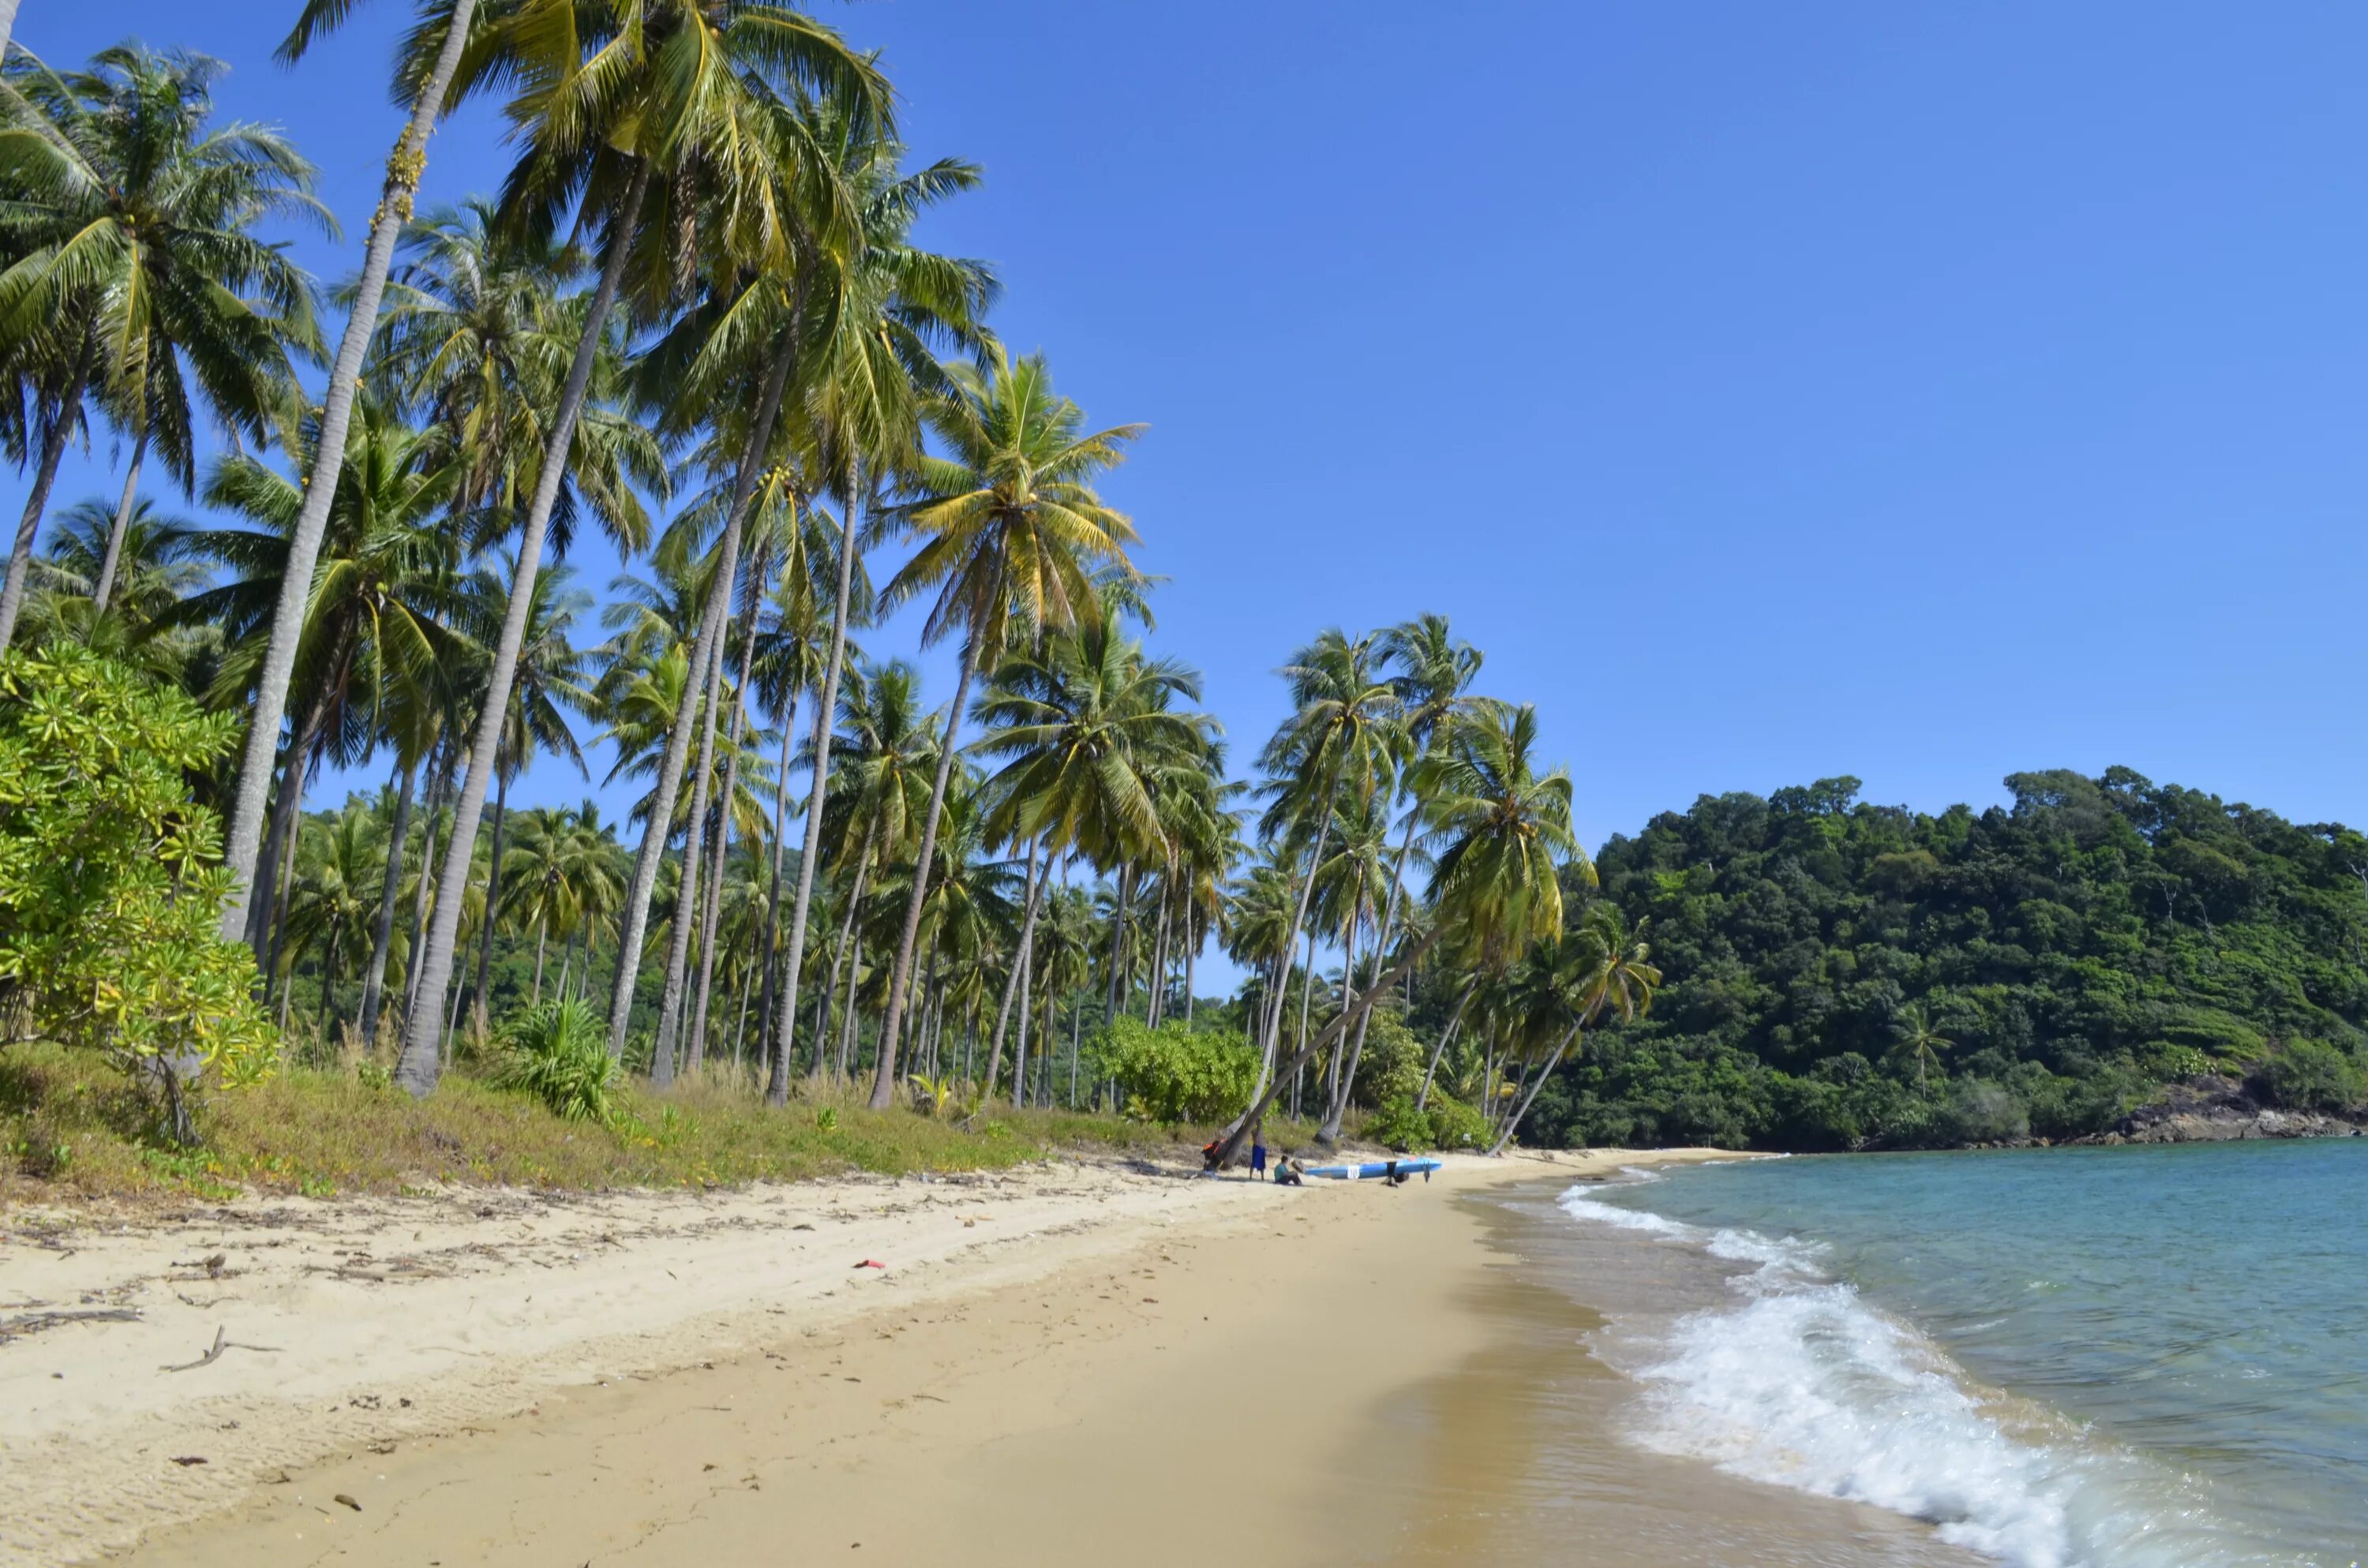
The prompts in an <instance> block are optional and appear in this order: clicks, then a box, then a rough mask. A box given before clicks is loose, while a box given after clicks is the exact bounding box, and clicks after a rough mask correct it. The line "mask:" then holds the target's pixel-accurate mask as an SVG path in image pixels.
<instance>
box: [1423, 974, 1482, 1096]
mask: <svg viewBox="0 0 2368 1568" xmlns="http://www.w3.org/2000/svg"><path fill="white" fill-rule="evenodd" d="M1479 985H1480V977H1479V976H1478V975H1474V976H1473V977H1472V978H1471V979H1469V980H1467V981H1465V982H1464V983H1463V994H1462V995H1460V996H1458V997H1457V998H1456V999H1455V1013H1454V1016H1453V1017H1450V1018H1449V1019H1448V1020H1447V1028H1446V1030H1445V1031H1444V1032H1443V1033H1441V1034H1440V1037H1439V1043H1438V1044H1437V1045H1434V1046H1432V1047H1431V1048H1430V1064H1429V1066H1427V1067H1425V1068H1424V1069H1423V1070H1422V1092H1421V1093H1419V1094H1417V1095H1416V1096H1415V1097H1414V1108H1415V1109H1416V1110H1417V1111H1419V1110H1421V1109H1422V1108H1424V1107H1425V1106H1427V1105H1429V1103H1430V1081H1431V1079H1433V1078H1434V1077H1436V1076H1438V1074H1439V1059H1440V1057H1442V1056H1444V1055H1446V1054H1447V1048H1448V1046H1449V1045H1450V1044H1451V1043H1452V1041H1453V1040H1454V1039H1455V1031H1456V1029H1457V1028H1459V1027H1461V1026H1462V1024H1463V1009H1464V1008H1465V1007H1466V1006H1470V1004H1471V1001H1472V993H1473V992H1474V991H1475V990H1477V989H1478V988H1479Z"/></svg>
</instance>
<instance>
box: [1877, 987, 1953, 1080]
mask: <svg viewBox="0 0 2368 1568" xmlns="http://www.w3.org/2000/svg"><path fill="white" fill-rule="evenodd" d="M1891 1022H1892V1028H1895V1029H1896V1030H1897V1031H1898V1034H1899V1052H1900V1054H1901V1055H1903V1056H1905V1057H1907V1059H1908V1060H1909V1061H1911V1062H1915V1063H1916V1086H1917V1087H1918V1089H1921V1088H1923V1087H1924V1080H1925V1074H1927V1073H1928V1072H1929V1071H1930V1070H1931V1069H1933V1068H1936V1067H1939V1066H1940V1065H1941V1051H1944V1050H1946V1049H1947V1048H1949V1047H1951V1046H1952V1045H1954V1044H1956V1043H1957V1042H1956V1041H1955V1040H1950V1039H1949V1038H1947V1037H1946V1036H1944V1035H1942V1034H1941V1032H1940V1031H1939V1030H1937V1029H1935V1028H1933V1027H1932V1020H1931V1019H1930V1017H1927V1016H1926V1015H1925V1012H1924V1005H1923V1004H1922V1003H1920V1002H1910V1003H1909V1004H1908V1005H1907V1006H1905V1007H1902V1008H1900V1009H1899V1011H1898V1013H1897V1014H1896V1015H1895V1016H1894V1017H1893V1018H1892V1020H1891Z"/></svg>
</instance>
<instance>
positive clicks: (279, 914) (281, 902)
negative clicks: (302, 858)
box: [263, 746, 311, 1013]
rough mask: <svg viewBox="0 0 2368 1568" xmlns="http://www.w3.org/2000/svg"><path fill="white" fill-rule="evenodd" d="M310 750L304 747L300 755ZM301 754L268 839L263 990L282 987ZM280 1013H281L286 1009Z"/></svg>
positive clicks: (298, 829) (298, 827) (282, 784)
mask: <svg viewBox="0 0 2368 1568" xmlns="http://www.w3.org/2000/svg"><path fill="white" fill-rule="evenodd" d="M310 749H311V747H309V746H307V747H306V748H304V751H309V750H310ZM304 751H299V752H297V753H296V755H295V756H291V757H290V758H289V759H288V767H289V774H288V777H287V778H283V779H281V780H280V781H279V788H280V792H281V793H282V794H283V795H284V796H285V797H286V806H285V809H284V810H283V811H282V812H281V813H280V815H281V818H282V820H283V821H284V822H285V824H286V827H285V830H284V831H283V832H280V833H279V834H277V835H275V836H274V837H273V839H272V844H273V846H274V848H275V850H276V852H277V858H276V860H275V863H274V865H273V868H272V875H271V897H270V900H269V902H268V903H265V905H264V906H263V907H264V912H265V916H266V920H267V923H268V935H269V937H270V938H271V941H270V946H269V948H268V953H269V957H268V959H266V960H265V961H264V966H263V983H264V985H265V987H266V988H267V989H268V987H270V986H271V985H273V984H275V983H280V982H279V981H278V980H277V976H278V975H279V953H280V949H282V948H283V947H285V946H286V945H287V941H288V884H289V882H290V880H291V879H292V878H293V877H294V876H295V874H296V840H297V838H298V836H299V835H300V834H301V833H302V827H303V824H302V819H301V817H300V816H299V814H298V813H299V812H302V810H303V803H304ZM281 1011H282V1012H283V1013H284V1012H285V1011H286V1009H285V1008H282V1009H281Z"/></svg>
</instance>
